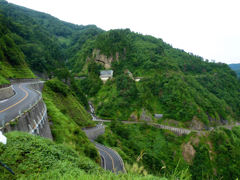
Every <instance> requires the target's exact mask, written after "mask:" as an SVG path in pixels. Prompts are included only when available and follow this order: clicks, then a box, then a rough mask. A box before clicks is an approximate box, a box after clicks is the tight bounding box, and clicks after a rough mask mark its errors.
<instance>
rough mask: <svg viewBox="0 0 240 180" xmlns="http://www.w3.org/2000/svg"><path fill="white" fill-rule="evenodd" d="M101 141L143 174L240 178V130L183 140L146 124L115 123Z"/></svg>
mask: <svg viewBox="0 0 240 180" xmlns="http://www.w3.org/2000/svg"><path fill="white" fill-rule="evenodd" d="M97 141H98V142H99V143H102V144H104V145H106V146H108V147H111V148H113V149H114V150H116V151H117V152H118V153H119V155H120V156H121V157H122V158H123V160H124V162H125V164H128V165H130V167H131V166H135V167H136V169H141V171H140V172H143V171H144V170H146V171H147V172H148V173H150V174H154V175H157V176H163V175H164V176H167V177H170V176H171V175H172V174H173V173H174V172H175V169H176V167H177V170H178V171H179V172H184V171H186V170H188V171H186V174H185V176H186V175H188V176H190V177H191V178H192V179H222V178H223V179H237V178H238V177H239V176H240V174H239V167H240V166H239V163H240V159H239V158H238V157H239V155H240V150H239V149H240V127H234V128H233V129H232V130H228V129H224V128H219V129H216V130H214V131H211V132H206V133H205V134H204V135H203V134H202V135H198V134H195V133H191V134H189V135H187V136H186V135H184V136H180V137H179V136H176V135H174V134H173V133H172V132H170V131H168V130H160V129H156V128H154V127H152V126H148V125H146V124H121V123H119V122H118V121H113V122H112V123H111V124H109V126H108V128H107V129H106V133H105V134H104V135H102V136H100V137H98V139H97ZM128 165H127V166H128ZM136 171H137V170H136Z"/></svg>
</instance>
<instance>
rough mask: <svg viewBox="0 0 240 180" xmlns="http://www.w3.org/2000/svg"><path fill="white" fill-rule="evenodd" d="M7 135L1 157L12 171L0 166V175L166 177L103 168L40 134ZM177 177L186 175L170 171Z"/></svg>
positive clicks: (143, 179) (95, 178)
mask: <svg viewBox="0 0 240 180" xmlns="http://www.w3.org/2000/svg"><path fill="white" fill-rule="evenodd" d="M7 137H8V143H7V145H2V144H0V159H1V161H4V163H6V164H7V165H8V166H9V167H11V169H12V170H13V171H14V173H15V175H12V174H11V173H10V172H8V171H7V170H6V169H5V168H3V167H2V166H0V171H1V179H5V180H8V179H9V180H10V179H11V180H12V179H29V180H30V179H42V180H45V179H53V180H57V179H72V180H75V179H81V180H82V179H84V180H89V179H93V180H99V179H101V180H105V179H109V180H110V179H119V180H125V179H136V180H138V179H139V180H155V179H160V180H166V179H167V178H164V177H162V178H161V177H157V176H152V175H145V176H144V175H141V174H138V173H136V172H129V173H127V174H121V173H120V174H114V173H111V172H109V171H105V170H103V169H102V168H101V167H100V166H99V165H98V164H96V163H95V162H94V161H93V160H91V159H89V158H88V157H86V156H85V155H83V154H79V153H78V152H76V151H75V150H73V149H72V148H69V147H68V146H66V145H60V144H56V143H55V142H52V141H50V140H48V139H45V138H42V137H39V136H32V135H30V134H27V133H23V132H11V133H8V134H7ZM180 174H181V173H180ZM177 177H182V178H180V179H181V180H187V179H189V178H185V177H186V176H185V175H184V174H183V173H182V175H181V176H178V174H177V173H176V174H173V176H172V178H171V179H175V178H177Z"/></svg>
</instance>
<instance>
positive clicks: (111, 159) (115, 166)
mask: <svg viewBox="0 0 240 180" xmlns="http://www.w3.org/2000/svg"><path fill="white" fill-rule="evenodd" d="M94 144H95V146H96V148H97V149H98V151H99V153H100V156H101V159H102V167H103V168H104V169H106V170H110V171H112V172H114V173H118V172H125V169H124V166H123V162H122V159H121V157H120V156H119V155H118V154H117V153H116V152H115V151H114V150H112V149H110V148H107V147H106V146H103V145H101V144H99V143H96V142H94Z"/></svg>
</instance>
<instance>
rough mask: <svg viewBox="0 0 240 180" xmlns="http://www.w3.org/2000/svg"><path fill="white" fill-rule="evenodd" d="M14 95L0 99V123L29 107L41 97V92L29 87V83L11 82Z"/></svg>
mask: <svg viewBox="0 0 240 180" xmlns="http://www.w3.org/2000/svg"><path fill="white" fill-rule="evenodd" d="M13 89H14V91H15V95H14V96H12V97H11V98H9V99H7V100H4V101H0V125H4V124H5V123H7V122H10V121H11V120H13V119H14V118H16V117H17V116H18V115H19V114H20V113H22V112H24V111H25V110H27V109H29V108H30V107H31V106H32V105H33V104H34V103H35V102H37V101H38V99H39V98H40V97H41V93H40V92H38V91H36V90H34V89H32V88H30V83H16V84H13Z"/></svg>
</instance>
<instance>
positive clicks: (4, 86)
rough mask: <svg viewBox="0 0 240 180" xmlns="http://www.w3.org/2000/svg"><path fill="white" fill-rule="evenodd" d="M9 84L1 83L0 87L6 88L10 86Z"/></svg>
mask: <svg viewBox="0 0 240 180" xmlns="http://www.w3.org/2000/svg"><path fill="white" fill-rule="evenodd" d="M10 86H11V84H1V85H0V89H1V88H7V87H10Z"/></svg>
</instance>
